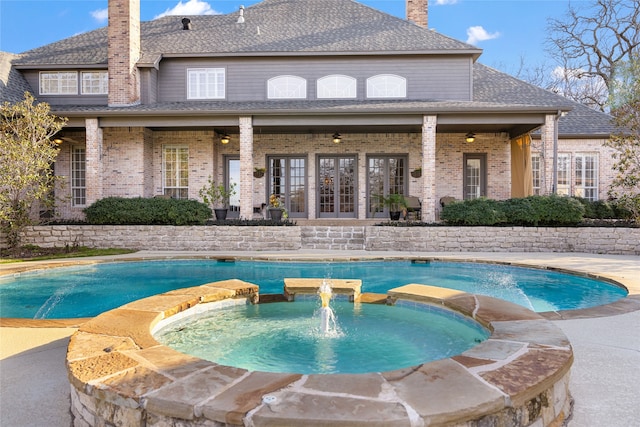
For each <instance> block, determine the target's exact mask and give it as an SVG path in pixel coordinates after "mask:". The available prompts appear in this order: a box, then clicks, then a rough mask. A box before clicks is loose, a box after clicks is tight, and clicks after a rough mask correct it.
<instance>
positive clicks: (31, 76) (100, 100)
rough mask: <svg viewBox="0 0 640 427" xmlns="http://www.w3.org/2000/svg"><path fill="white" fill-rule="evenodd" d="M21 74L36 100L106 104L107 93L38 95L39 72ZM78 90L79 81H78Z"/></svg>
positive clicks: (56, 103)
mask: <svg viewBox="0 0 640 427" xmlns="http://www.w3.org/2000/svg"><path fill="white" fill-rule="evenodd" d="M64 71H79V70H64ZM83 71H86V70H83ZM22 75H23V76H24V78H25V79H26V80H27V82H28V83H29V85H30V86H31V87H32V88H33V95H34V96H35V97H36V98H37V99H38V101H42V102H47V103H49V104H51V105H107V95H40V72H39V71H23V73H22ZM79 90H80V83H79V82H78V91H79Z"/></svg>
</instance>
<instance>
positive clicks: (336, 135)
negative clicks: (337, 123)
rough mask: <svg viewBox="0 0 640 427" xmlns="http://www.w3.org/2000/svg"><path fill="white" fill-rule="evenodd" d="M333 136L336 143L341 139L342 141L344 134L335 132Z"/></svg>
mask: <svg viewBox="0 0 640 427" xmlns="http://www.w3.org/2000/svg"><path fill="white" fill-rule="evenodd" d="M332 138H333V143H334V144H340V141H342V136H340V134H339V133H338V132H336V133H334V134H333V136H332Z"/></svg>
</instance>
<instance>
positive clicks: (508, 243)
mask: <svg viewBox="0 0 640 427" xmlns="http://www.w3.org/2000/svg"><path fill="white" fill-rule="evenodd" d="M23 241H24V243H29V244H34V245H38V246H42V247H54V246H57V247H63V246H65V245H70V246H73V245H76V244H77V245H81V246H88V247H95V248H130V249H140V250H190V251H199V250H201V251H267V250H270V251H273V250H298V249H325V250H368V251H426V252H582V253H606V254H619V255H640V228H599V227H584V228H579V227H383V226H370V225H367V226H311V225H310V226H290V227H264V226H256V227H232V226H228V227H227V226H221V227H217V226H191V227H171V226H89V225H59V226H34V227H29V228H28V229H27V230H26V232H25V235H24V240H23Z"/></svg>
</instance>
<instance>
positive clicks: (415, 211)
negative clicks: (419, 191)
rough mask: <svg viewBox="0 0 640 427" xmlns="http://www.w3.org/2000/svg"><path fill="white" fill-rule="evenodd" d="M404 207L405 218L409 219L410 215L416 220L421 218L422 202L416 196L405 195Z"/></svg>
mask: <svg viewBox="0 0 640 427" xmlns="http://www.w3.org/2000/svg"><path fill="white" fill-rule="evenodd" d="M404 199H405V202H406V206H407V207H406V209H407V213H406V214H405V217H404V218H405V219H406V220H409V219H410V217H413V218H414V219H416V220H419V219H420V218H422V203H421V202H420V199H419V198H417V197H416V196H405V198H404Z"/></svg>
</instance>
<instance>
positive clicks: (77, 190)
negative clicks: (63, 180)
mask: <svg viewBox="0 0 640 427" xmlns="http://www.w3.org/2000/svg"><path fill="white" fill-rule="evenodd" d="M86 152H87V150H86V149H85V148H84V147H78V146H73V147H72V148H71V203H72V205H73V206H84V205H86V204H87V181H86V178H87V174H86V171H87V162H86Z"/></svg>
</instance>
